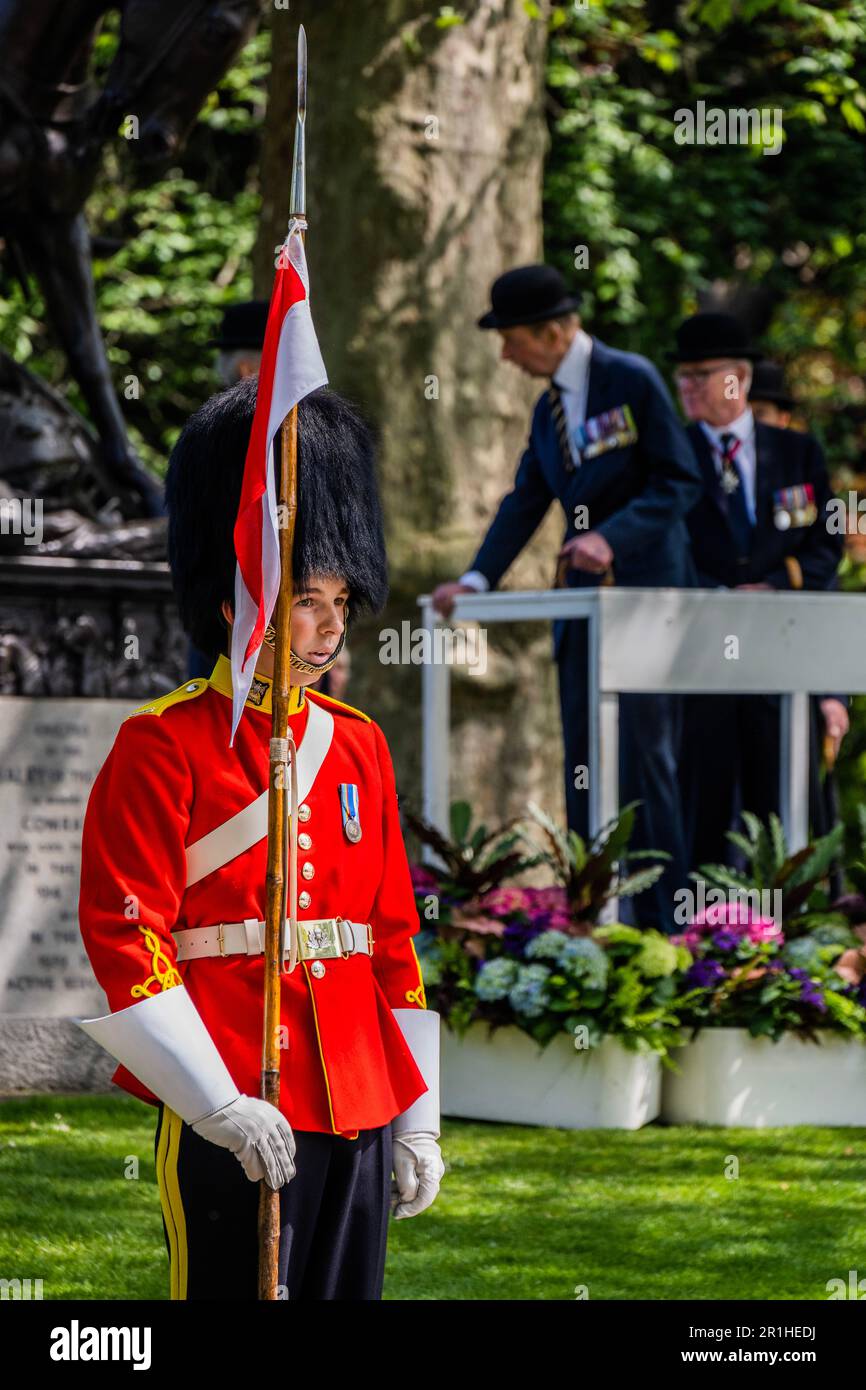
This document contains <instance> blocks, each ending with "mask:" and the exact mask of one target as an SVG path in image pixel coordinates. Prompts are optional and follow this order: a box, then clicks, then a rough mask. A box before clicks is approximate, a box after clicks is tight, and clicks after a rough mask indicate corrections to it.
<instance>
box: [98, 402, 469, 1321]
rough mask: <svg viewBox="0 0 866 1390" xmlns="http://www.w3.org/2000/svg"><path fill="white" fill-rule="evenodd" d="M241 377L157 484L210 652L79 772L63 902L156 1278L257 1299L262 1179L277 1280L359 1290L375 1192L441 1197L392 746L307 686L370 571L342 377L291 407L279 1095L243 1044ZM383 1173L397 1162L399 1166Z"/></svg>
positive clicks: (256, 890) (362, 469)
mask: <svg viewBox="0 0 866 1390" xmlns="http://www.w3.org/2000/svg"><path fill="white" fill-rule="evenodd" d="M255 391H256V380H255V378H251V379H248V380H246V381H242V382H240V383H239V384H238V385H237V386H235V387H233V388H231V389H230V390H229V391H226V392H223V393H221V394H220V395H218V396H215V397H213V398H212V399H211V400H210V401H208V402H207V404H206V405H205V406H203V407H202V409H201V410H199V411H198V412H197V413H196V415H194V416H193V417H192V418H191V419H190V421H189V422H188V423H187V426H186V428H185V429H184V431H183V433H182V435H181V437H180V439H179V440H178V443H177V445H176V447H175V449H174V451H173V454H172V457H171V460H170V463H169V472H168V477H167V483H166V497H167V504H168V511H169V558H170V562H171V569H172V578H173V583H174V588H175V594H176V596H177V600H178V605H179V609H180V613H181V618H182V620H183V622H184V625H185V627H186V630H187V631H188V633H189V635H190V637H191V639H192V641H193V643H194V644H195V645H196V646H197V647H198V648H199V649H200V650H202V651H204V652H208V653H209V654H210V656H211V658H212V659H213V660H214V666H213V671H212V674H211V676H210V678H209V679H207V680H205V679H195V680H189V681H187V682H185V683H184V684H183V685H181V686H179V687H178V689H177V690H174V691H171V692H170V693H169V694H165V695H161V696H158V697H157V698H155V699H154V700H152V701H150V702H149V703H147V704H145V705H142V706H141V708H140V709H138V710H135V711H134V712H133V713H132V714H131V715H129V716H128V717H127V718H126V719H125V720H124V722H123V723H122V724H121V726H120V728H119V730H118V733H117V736H116V739H115V742H114V745H113V747H112V749H111V752H110V753H109V755H108V758H107V759H106V761H105V763H104V765H103V767H102V769H101V770H100V772H99V774H98V776H97V778H96V781H95V783H94V785H93V789H92V791H91V795H90V800H89V803H88V807H87V814H86V817H85V822H84V830H83V839H82V872H81V896H80V903H79V920H80V925H81V932H82V936H83V938H84V943H85V946H86V948H87V951H88V954H89V956H90V960H91V963H92V965H93V969H94V972H95V974H96V977H97V979H98V980H99V982H100V984H101V985H102V987H103V989H104V990H105V992H106V995H107V997H108V1001H109V1005H110V1008H111V1013H110V1014H109V1015H107V1016H106V1017H105V1018H101V1019H93V1020H88V1021H85V1022H83V1023H82V1026H83V1027H84V1029H85V1031H86V1032H87V1033H89V1034H90V1036H92V1037H94V1038H95V1039H96V1040H97V1041H98V1042H100V1043H101V1044H102V1046H103V1047H105V1048H106V1049H107V1050H108V1051H109V1052H110V1053H111V1054H112V1056H114V1057H115V1058H117V1060H118V1061H119V1062H120V1063H121V1065H120V1067H119V1068H118V1070H117V1072H116V1073H115V1081H116V1082H117V1084H118V1085H120V1086H122V1087H124V1088H125V1089H126V1090H128V1091H130V1092H131V1093H132V1094H133V1095H136V1096H139V1097H140V1098H141V1099H143V1100H146V1101H149V1102H151V1103H152V1104H155V1105H157V1106H158V1121H157V1130H156V1138H155V1150H156V1162H157V1176H158V1181H159V1188H160V1197H161V1203H162V1211H163V1220H164V1225H165V1234H166V1243H167V1246H168V1250H169V1260H170V1270H171V1294H172V1297H173V1298H255V1297H256V1291H257V1285H256V1275H257V1261H258V1239H257V1210H258V1188H257V1186H256V1183H257V1181H258V1180H259V1179H261V1178H262V1177H264V1178H265V1180H266V1181H267V1182H268V1183H269V1185H270V1186H271V1187H273V1188H279V1189H280V1214H281V1240H280V1284H281V1286H282V1288H283V1290H284V1296H285V1297H287V1298H288V1299H290V1300H291V1299H298V1298H303V1299H333V1298H340V1299H344V1298H349V1299H377V1298H380V1297H381V1292H382V1283H383V1277H384V1264H385V1248H386V1240H387V1228H388V1215H389V1210H390V1209H391V1207H392V1205H393V1207H394V1214H395V1215H396V1216H397V1217H400V1216H413V1215H415V1214H416V1213H417V1212H420V1211H423V1210H424V1208H425V1207H427V1206H429V1205H430V1203H431V1202H432V1201H433V1200H434V1198H435V1196H436V1193H437V1191H438V1188H439V1181H440V1179H441V1176H442V1174H443V1172H444V1165H443V1163H442V1159H441V1154H440V1150H439V1145H438V1144H437V1142H436V1141H437V1139H438V1137H439V1095H438V1090H439V1078H438V1063H439V1018H438V1015H437V1014H435V1013H433V1012H432V1011H430V1010H428V1009H427V1008H426V1001H425V997H424V985H423V980H422V977H421V971H420V967H419V964H418V958H417V955H416V953H415V950H414V946H413V943H412V935H413V934H414V933H415V932H416V931H417V930H418V917H417V912H416V909H415V900H414V895H413V891H412V884H411V879H410V874H409V865H408V861H407V858H406V850H405V846H404V843H403V838H402V833H401V828H400V819H399V812H398V807H397V794H396V788H395V780H394V770H393V765H392V761H391V756H390V753H389V751H388V745H387V743H386V741H385V737H384V735H383V733H382V731H381V729H380V728H379V726H378V725H377V724H376V723H375V722H374V721H373V720H372V719H371V718H370V717H369V716H368V715H366V714H363V713H361V711H360V710H356V709H353V708H352V707H351V706H349V705H345V704H342V703H341V702H340V701H338V700H332V699H330V698H328V697H327V696H324V695H320V694H318V693H317V692H316V691H314V690H311V689H308V687H309V685H310V683H311V682H313V681H315V680H317V679H318V678H319V677H320V676H321V675H322V673H323V672H324V671H326V670H328V669H330V667H331V666H332V665H333V663H334V661H335V660H336V658H337V655H338V654H339V651H340V649H341V647H342V645H343V641H344V638H345V634H346V620H347V614H348V611H349V610H350V609H351V610H352V612H353V613H357V612H358V611H368V612H377V611H379V610H380V609H381V607H382V605H383V603H384V600H385V597H386V595H387V581H386V565H385V554H384V542H383V536H382V523H381V511H380V507H379V501H378V496H377V492H376V486H375V480H374V471H373V448H372V443H371V439H370V435H369V432H368V431H367V429H366V427H365V425H364V423H363V421H362V420H361V419H360V417H359V416H358V415H357V414H356V412H355V411H354V409H353V408H352V407H351V406H350V405H349V404H348V403H347V402H346V401H344V400H343V399H342V398H341V397H339V396H338V395H337V394H336V393H334V392H330V391H317V392H315V393H313V394H312V395H311V396H308V397H307V398H306V399H305V400H303V401H302V402H301V405H300V408H299V423H298V444H299V487H298V515H297V521H296V532H295V544H294V555H293V570H294V576H293V577H294V584H295V589H294V593H293V610H292V652H291V672H292V674H291V681H292V686H291V700H290V705H289V723H290V725H291V729H292V732H293V734H294V738H295V742H296V744H297V746H298V757H297V777H298V802H299V805H298V832H299V833H298V867H299V879H298V883H299V888H300V890H301V891H300V892H299V895H298V925H299V932H298V940H299V964H298V966H297V968H296V969H295V970H294V971H292V972H291V973H287V972H286V971H285V970H284V971H283V973H282V974H281V992H282V998H281V1046H282V1047H284V1049H285V1051H284V1052H283V1054H282V1065H281V1073H280V1075H281V1080H280V1104H279V1107H278V1108H277V1107H276V1106H273V1105H271V1104H269V1103H268V1102H267V1101H264V1100H261V1099H258V1093H259V1089H260V1075H261V1059H262V1017H263V977H264V963H263V955H262V947H263V939H264V920H263V919H264V908H265V876H266V859H267V800H268V797H267V786H268V776H269V763H268V745H269V739H270V734H271V687H272V676H273V648H272V643H271V642H270V641H269V639H268V638H267V637H266V644H265V645H264V646H263V647H262V650H261V653H260V656H259V664H258V666H257V669H256V675H255V679H254V680H253V683H252V687H251V689H250V694H249V697H248V699H247V702H246V705H247V707H246V709H245V711H244V716H243V719H242V720H241V721H240V724H239V726H238V729H237V732H236V734H235V739H234V743H233V745H232V747H231V748H230V747H229V738H230V731H231V715H232V679H231V666H230V662H229V658H228V655H227V651H228V650H230V629H231V622H232V617H233V594H234V578H235V558H234V548H233V543H232V530H233V525H234V519H235V516H236V514H237V509H238V500H239V495H240V487H241V478H242V474H243V465H244V458H245V454H246V446H247V440H248V438H249V432H250V426H251V423H252V417H253V411H254V408H255ZM392 1175H393V1176H392Z"/></svg>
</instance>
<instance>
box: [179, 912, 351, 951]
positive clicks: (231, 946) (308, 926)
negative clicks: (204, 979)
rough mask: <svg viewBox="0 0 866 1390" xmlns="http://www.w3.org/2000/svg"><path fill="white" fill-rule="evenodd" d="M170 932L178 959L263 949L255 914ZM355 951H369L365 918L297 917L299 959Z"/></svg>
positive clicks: (261, 924)
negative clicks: (358, 919) (302, 918)
mask: <svg viewBox="0 0 866 1390" xmlns="http://www.w3.org/2000/svg"><path fill="white" fill-rule="evenodd" d="M173 935H174V940H175V944H176V946H177V959H178V960H179V961H183V960H201V959H203V958H204V957H205V956H238V955H240V956H260V955H261V954H262V952H263V951H264V949H265V924H264V922H259V921H257V920H256V918H255V917H247V918H245V919H244V921H243V922H217V923H216V924H215V925H214V926H212V927H188V928H184V929H182V930H181V931H176V932H174V933H173ZM287 940H288V933H287ZM358 952H361V953H362V954H364V955H367V956H372V954H373V929H372V927H371V926H370V924H369V922H350V921H349V919H348V917H315V918H312V919H311V920H309V921H306V922H305V921H301V920H299V921H298V959H299V960H335V959H336V958H337V957H338V956H344V957H345V956H353V955H356V954H357V953H358ZM286 954H288V951H287V952H286Z"/></svg>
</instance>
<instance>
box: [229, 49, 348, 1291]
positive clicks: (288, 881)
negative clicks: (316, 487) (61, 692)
mask: <svg viewBox="0 0 866 1390" xmlns="http://www.w3.org/2000/svg"><path fill="white" fill-rule="evenodd" d="M306 105H307V41H306V34H305V32H304V26H303V25H301V26H300V29H299V30H298V109H297V119H296V124H295V148H294V158H293V167H292V185H291V215H290V221H289V230H288V235H287V236H286V240H285V242H284V243H283V246H282V247H281V249H280V254H279V256H278V259H277V267H276V274H275V276H274V287H273V292H272V294H271V305H270V310H269V312H268V323H267V328H266V331H265V341H264V347H263V350H262V364H261V370H260V372H259V382H258V391H257V394H256V410H255V415H254V417H253V426H252V430H251V432H250V442H249V448H248V450H247V457H246V462H245V466H244V476H243V483H242V487H241V500H240V506H239V508H238V517H237V521H236V523H235V530H234V541H235V553H236V556H237V572H236V575H235V621H234V624H233V627H232V641H231V665H232V690H233V699H232V737H231V743H232V745H233V744H234V737H235V733H236V730H237V726H238V723H239V721H240V719H241V717H242V715H243V711H244V706H245V703H246V699H247V696H248V694H249V691H250V685H251V684H252V680H253V674H254V671H255V665H256V657H257V656H258V653H259V650H260V649H261V645H262V642H263V640H264V636H265V631H266V629H267V628H268V625H269V623H270V620H271V616H272V614H273V615H274V616H275V622H274V624H273V643H274V685H273V691H272V704H271V709H272V721H271V741H270V752H269V764H270V779H269V782H268V869H267V880H266V893H267V896H266V909H265V961H264V965H265V983H264V1026H263V1040H262V1084H261V1097H262V1100H267V1101H270V1102H271V1104H272V1105H279V1098H280V972H281V970H282V968H283V962H284V960H285V936H284V932H285V925H286V922H287V921H288V927H289V963H288V970H289V972H290V973H291V971H293V970H294V969H295V967H296V965H297V961H298V922H297V910H298V909H297V894H298V882H297V863H298V847H297V836H298V781H297V748H296V747H295V742H294V739H293V737H292V734H291V731H290V729H289V722H288V710H289V684H290V659H289V654H290V651H291V612H292V543H293V539H294V532H295V518H296V515H297V506H298V402H299V401H301V400H302V399H303V397H304V396H307V395H309V394H310V392H311V391H315V390H317V389H318V387H320V386H324V385H325V384H326V383H327V380H328V377H327V373H326V371H325V364H324V362H323V361H322V354H321V352H320V351H319V344H318V342H317V340H316V332H315V329H314V327H313V320H312V315H311V313H310V300H309V291H310V285H309V276H308V274H307V264H306V257H305V255H304V238H303V233H304V231H305V230H306V226H307V222H306V188H305V166H306V152H305V133H306V132H305V119H306ZM277 437H279V440H280V449H279V463H280V469H279V486H277V481H276V476H275V475H276V455H275V449H274V442H275V440H276V439H277ZM289 797H291V802H290V800H289ZM279 1246H280V1194H279V1192H278V1191H275V1190H274V1189H273V1188H272V1187H270V1186H269V1185H268V1183H267V1182H266V1181H264V1180H262V1182H261V1185H260V1193H259V1298H260V1299H275V1298H276V1297H277V1285H278V1264H279Z"/></svg>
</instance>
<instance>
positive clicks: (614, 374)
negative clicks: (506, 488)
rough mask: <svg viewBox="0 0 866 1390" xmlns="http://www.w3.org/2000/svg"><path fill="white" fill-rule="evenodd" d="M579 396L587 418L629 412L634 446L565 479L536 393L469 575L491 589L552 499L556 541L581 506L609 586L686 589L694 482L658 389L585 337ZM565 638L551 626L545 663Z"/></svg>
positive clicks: (693, 469) (575, 576)
mask: <svg viewBox="0 0 866 1390" xmlns="http://www.w3.org/2000/svg"><path fill="white" fill-rule="evenodd" d="M587 392H588V394H587V403H586V416H587V419H591V418H592V417H593V416H595V415H598V414H600V413H601V412H602V411H605V410H610V409H611V408H612V407H614V406H621V405H629V406H631V409H632V413H633V415H634V421H635V426H636V429H637V434H638V437H637V440H636V441H635V443H633V444H627V445H624V446H622V447H621V448H618V449H612V450H611V451H610V452H609V453H606V454H601V455H599V456H598V457H597V458H594V459H588V460H586V461H585V462H584V463H582V465H581V466H580V467H579V468H576V469H575V470H574V471H573V472H567V471H566V468H565V466H564V463H563V460H562V455H561V453H560V448H559V442H558V439H557V435H556V425H555V423H554V420H553V415H552V411H551V407H550V400H549V398H548V395H547V393H546V392H545V394H544V395H542V396H541V397H539V399H538V401H537V402H536V406H535V411H534V413H533V417H532V426H531V429H530V433H529V443H528V445H527V448H526V449H525V451H524V453H523V457H522V458H521V460H520V467H519V468H518V470H517V477H516V479H515V482H514V487H513V488H512V490H511V492H509V493H507V494H506V496H505V497H504V498H503V499H502V501H501V502H500V504H499V510H498V511H497V513H496V516H495V517H494V518H493V521H492V522H491V524H490V527H489V529H488V531H487V535H486V536H485V538H484V540H483V542H482V544H481V546H480V548H479V550H478V551H477V553H476V555H475V558H474V559H473V561H472V563H471V565H469V569H472V570H479V571H480V572H481V573H482V574H483V575H484V576H485V577H486V579H487V581H488V583H489V585H490V587H491V589H495V588H496V585H497V584H498V583H499V580H500V579H501V578H502V576H503V574H504V573H505V571H506V570H507V569H508V567H509V565H510V564H511V563H512V561H513V560H514V559H515V557H516V556H517V555H518V554H519V553H520V551H521V550H522V549H523V547H524V546H525V545H526V543H527V541H528V540H529V539H530V537H531V536H532V535H533V534H534V532H535V531H536V529H537V528H538V525H539V523H540V522H541V520H542V518H543V517H544V515H545V513H546V512H547V510H548V508H549V506H550V504H551V502H553V501H554V500H555V499H556V500H558V501H559V502H560V504H561V506H562V509H563V511H564V513H565V523H566V526H565V535H564V536H563V542H565V541H567V540H571V539H572V537H573V536H576V535H577V534H578V532H577V530H576V528H575V508H576V507H578V506H584V507H586V509H587V513H588V518H589V525H588V527H586V528H584V529H591V530H594V531H598V532H599V533H600V534H601V535H603V536H604V537H605V539H606V540H607V542H608V544H609V545H610V547H611V549H612V550H613V567H614V574H615V578H616V583H617V584H618V585H626V586H628V585H630V586H642V585H646V586H648V587H653V588H654V587H659V586H662V585H671V586H674V587H677V588H689V587H693V586H694V584H695V582H696V576H695V571H694V567H693V565H692V561H691V556H690V554H689V538H688V532H687V530H686V525H685V519H684V518H685V514H686V512H687V511H688V510H689V507H691V506H692V505H693V503H694V502H695V500H696V499H697V498H698V497H699V496H700V491H701V483H700V477H699V475H698V469H697V466H696V464H695V460H694V457H693V454H692V451H691V449H690V448H689V445H688V441H687V440H686V437H685V431H684V430H683V427H682V425H681V424H680V422H679V420H678V419H677V416H676V413H675V411H674V408H673V405H672V403H671V399H670V396H669V395H668V392H667V388H666V387H665V385H664V382H663V381H662V379H661V377H660V376H659V374H658V372H657V371H656V369H655V367H653V365H652V364H651V363H650V362H648V361H647V359H646V358H645V357H639V356H638V355H637V354H635V353H630V352H619V351H618V350H617V349H615V348H610V347H607V345H606V344H605V343H602V342H601V341H600V340H599V339H598V338H593V340H592V354H591V356H590V361H589V381H588V383H587ZM599 582H600V579H599V576H598V575H595V574H587V573H585V572H583V571H580V570H575V569H570V570H569V571H568V576H567V583H568V585H569V587H585V586H590V585H598V584H599ZM564 630H565V620H563V619H557V621H556V622H554V625H553V642H554V655H558V653H559V650H560V648H561V645H562V638H563V635H564Z"/></svg>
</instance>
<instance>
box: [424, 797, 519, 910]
mask: <svg viewBox="0 0 866 1390" xmlns="http://www.w3.org/2000/svg"><path fill="white" fill-rule="evenodd" d="M404 818H405V821H406V825H407V827H408V828H409V829H410V830H411V831H412V832H413V834H415V835H416V836H417V838H418V839H419V840H420V841H421V843H422V844H423V845H427V846H428V847H429V848H430V849H432V850H434V851H435V853H436V855H437V856H438V859H439V861H440V863H439V866H433V865H430V866H427V867H428V868H429V870H430V872H431V873H432V874H433V875H434V877H435V878H436V879H437V881H438V886H439V889H440V891H441V892H442V893H443V894H444V895H446V896H447V897H448V899H450V900H451V901H454V902H457V901H467V900H471V899H473V898H478V897H480V896H481V895H482V894H484V893H486V892H489V891H490V890H491V889H494V888H497V887H499V885H500V884H501V883H504V882H505V880H506V879H508V878H514V877H516V876H517V875H518V874H520V873H522V872H523V871H524V870H526V869H531V868H534V867H535V866H536V865H537V864H539V863H541V861H542V856H541V855H535V856H532V855H526V854H524V853H523V852H522V851H521V850H520V849H519V848H518V846H519V845H520V843H521V838H522V837H521V835H520V834H519V832H518V831H516V830H515V829H514V828H513V827H515V826H516V825H517V819H516V818H513V819H512V820H510V821H506V822H505V824H504V825H499V826H494V828H493V829H492V830H488V828H487V826H486V825H483V824H481V825H478V826H473V823H472V807H471V806H470V805H469V803H468V802H467V801H452V803H451V807H450V832H451V833H450V839H449V837H448V836H447V835H443V834H442V832H441V831H440V830H437V828H436V827H435V826H434V825H430V824H429V823H428V822H427V821H425V820H424V819H423V817H421V816H419V815H416V814H415V813H414V812H413V811H410V810H407V811H406V812H405V817H404Z"/></svg>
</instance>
